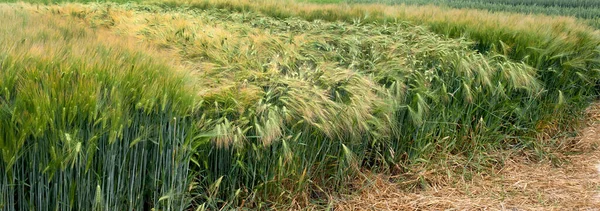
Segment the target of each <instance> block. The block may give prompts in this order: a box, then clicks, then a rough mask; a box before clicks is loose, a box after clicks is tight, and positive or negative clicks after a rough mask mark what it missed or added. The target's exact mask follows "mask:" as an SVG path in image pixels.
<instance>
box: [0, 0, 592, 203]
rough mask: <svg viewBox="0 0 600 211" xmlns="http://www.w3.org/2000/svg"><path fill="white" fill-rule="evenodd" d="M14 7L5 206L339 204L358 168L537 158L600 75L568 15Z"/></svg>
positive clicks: (9, 12) (584, 35) (7, 48)
mask: <svg viewBox="0 0 600 211" xmlns="http://www.w3.org/2000/svg"><path fill="white" fill-rule="evenodd" d="M0 11H1V12H2V13H0V20H1V21H0V26H2V27H1V28H0V44H1V45H0V67H1V71H0V89H1V90H3V91H2V92H1V93H0V131H1V133H0V150H1V151H0V152H1V155H2V162H0V171H1V172H2V174H0V181H2V183H0V208H1V209H5V210H22V209H34V210H35V209H43V208H52V209H56V210H70V209H85V208H90V207H91V208H94V209H98V210H125V209H135V210H146V209H151V208H155V209H165V210H170V209H172V210H184V209H196V208H207V209H221V208H225V209H229V208H235V207H239V206H244V207H247V208H251V209H268V208H279V209H286V208H291V207H295V206H306V205H308V204H310V203H323V206H326V204H327V201H326V199H324V198H326V196H327V195H328V194H332V193H334V192H337V193H352V191H354V188H356V187H349V186H348V185H349V184H351V182H352V181H354V180H355V179H356V178H357V177H360V176H361V174H362V173H361V172H362V171H363V170H369V171H374V172H379V173H386V174H392V173H394V172H397V171H409V169H403V168H409V167H410V166H411V165H418V164H423V163H428V162H437V161H436V160H440V159H442V161H443V158H444V157H446V156H447V155H453V156H463V157H465V158H466V160H472V161H473V162H472V163H466V164H465V169H473V171H477V170H480V169H484V168H485V166H487V165H491V164H492V163H494V162H496V161H495V160H493V158H491V157H489V156H488V154H491V153H493V152H494V151H498V150H528V149H538V147H539V145H540V144H542V143H539V142H538V140H537V139H536V137H537V136H536V135H537V133H538V132H540V131H542V130H544V129H547V128H548V127H553V126H552V125H554V124H555V123H559V125H560V124H565V123H569V122H570V121H571V120H572V119H574V118H575V117H578V116H579V115H580V112H581V111H582V109H583V108H585V106H586V104H587V103H588V102H589V101H590V100H591V99H593V98H594V97H596V96H597V94H598V89H597V88H598V85H597V84H598V81H600V72H599V68H600V61H599V60H598V59H599V58H600V57H599V54H600V52H599V48H598V44H599V43H600V38H598V35H597V34H596V32H594V31H593V30H591V29H590V28H587V27H584V26H580V25H577V22H575V21H574V20H573V19H569V18H553V19H550V18H547V17H525V16H519V15H506V16H505V15H504V14H490V13H486V12H476V11H463V10H449V9H440V8H436V7H424V8H420V9H419V8H416V7H383V6H373V5H371V6H351V5H327V6H322V5H318V6H315V5H311V4H294V3H290V2H286V3H280V2H268V1H265V2H246V1H240V2H232V1H220V0H215V1H197V2H166V3H164V2H158V3H157V2H155V3H148V4H142V5H140V4H114V3H102V4H61V5H53V6H39V5H28V4H13V5H5V6H2V7H1V10H0ZM431 14H435V15H431ZM501 20H503V21H505V22H501ZM510 21H513V22H510ZM415 24H421V25H422V26H421V25H415ZM426 179H427V178H424V180H422V181H426ZM47 196H53V197H55V199H54V200H48V199H47ZM26 207H27V208H26Z"/></svg>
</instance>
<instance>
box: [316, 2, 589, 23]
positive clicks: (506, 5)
mask: <svg viewBox="0 0 600 211" xmlns="http://www.w3.org/2000/svg"><path fill="white" fill-rule="evenodd" d="M308 2H315V3H350V4H370V3H379V4H389V5H397V4H407V5H437V6H445V7H452V8H466V9H481V10H488V11H492V12H514V13H525V14H546V15H561V16H573V17H577V18H581V19H585V20H586V21H585V22H586V23H587V24H590V25H592V26H594V27H596V28H600V2H598V1H594V0H574V1H564V0H499V1H496V0H309V1H308Z"/></svg>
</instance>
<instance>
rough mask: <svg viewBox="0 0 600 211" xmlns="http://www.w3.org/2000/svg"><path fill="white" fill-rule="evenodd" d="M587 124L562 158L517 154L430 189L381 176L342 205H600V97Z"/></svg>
mask: <svg viewBox="0 0 600 211" xmlns="http://www.w3.org/2000/svg"><path fill="white" fill-rule="evenodd" d="M587 115H588V116H587V119H586V123H585V125H584V126H583V127H582V129H581V130H580V131H579V133H578V134H579V135H578V136H577V137H574V138H564V140H562V142H561V143H564V148H565V149H564V150H563V151H564V152H562V153H560V154H558V155H557V156H558V157H559V158H560V159H558V160H560V161H562V162H560V163H557V162H556V161H554V163H553V161H552V159H546V160H544V161H530V160H529V159H527V157H526V156H511V158H510V159H509V160H507V161H505V163H504V165H503V167H502V168H501V169H499V171H498V172H494V173H493V176H489V175H478V176H477V177H474V178H473V179H472V180H469V181H464V180H463V181H461V180H458V181H453V182H450V183H451V184H449V183H446V184H443V185H436V186H433V187H430V188H427V189H426V190H422V189H421V190H416V191H406V189H402V188H401V187H400V185H399V184H398V183H393V182H390V178H389V177H384V176H375V178H374V179H372V182H370V184H369V185H366V186H367V188H364V189H363V190H362V191H361V193H360V194H358V195H355V196H349V197H348V198H343V199H340V200H339V201H338V202H337V203H336V205H335V208H336V210H600V148H598V147H597V146H598V145H600V103H597V104H594V105H592V106H590V108H589V109H588V111H587Z"/></svg>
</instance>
